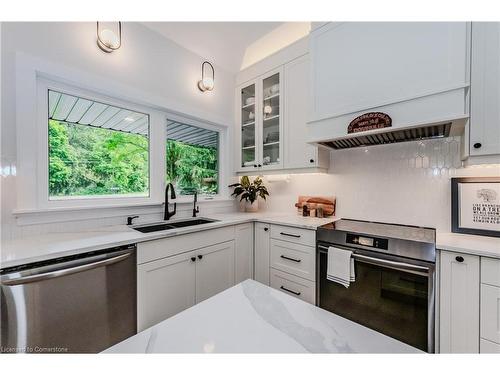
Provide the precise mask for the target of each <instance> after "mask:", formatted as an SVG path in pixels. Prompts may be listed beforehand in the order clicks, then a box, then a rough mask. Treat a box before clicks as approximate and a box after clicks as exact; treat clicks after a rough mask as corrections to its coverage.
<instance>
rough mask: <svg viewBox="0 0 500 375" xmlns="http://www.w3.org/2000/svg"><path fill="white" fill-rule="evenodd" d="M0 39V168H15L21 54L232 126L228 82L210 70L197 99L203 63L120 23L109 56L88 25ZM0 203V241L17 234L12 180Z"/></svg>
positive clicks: (47, 27)
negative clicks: (210, 84) (206, 88)
mask: <svg viewBox="0 0 500 375" xmlns="http://www.w3.org/2000/svg"><path fill="white" fill-rule="evenodd" d="M1 39H2V40H1V76H2V77H1V79H2V87H1V90H2V92H1V98H2V108H3V110H2V115H1V124H2V127H1V132H2V137H1V163H2V166H3V165H13V166H15V165H16V160H17V150H16V113H15V108H16V102H15V90H16V82H15V76H16V75H15V70H16V56H17V58H19V56H22V55H23V54H25V55H27V56H30V57H33V58H34V59H40V60H42V61H47V62H49V63H55V64H59V65H61V66H64V67H68V68H70V69H73V70H78V71H81V72H84V73H86V74H93V75H95V76H100V77H103V79H106V80H110V81H115V82H117V83H119V84H120V85H122V86H123V85H125V86H128V87H130V88H133V89H134V90H139V91H142V92H145V93H147V94H148V96H150V97H154V98H155V100H156V102H155V103H154V104H155V105H156V106H160V107H162V108H163V109H168V110H170V111H173V112H179V113H184V114H187V115H191V116H194V117H198V118H201V119H204V120H208V121H211V122H215V123H219V124H221V125H229V126H230V125H231V124H232V122H233V100H234V98H233V93H234V91H233V87H234V76H233V75H232V74H231V73H228V72H226V71H224V70H223V69H222V68H220V67H217V66H216V67H215V69H216V87H215V90H214V91H213V92H209V93H201V92H200V91H199V90H198V88H197V87H196V83H197V81H198V80H199V78H200V69H201V63H202V61H203V60H204V59H203V57H200V56H197V55H195V54H193V53H192V52H190V51H187V50H185V49H184V48H182V47H180V46H179V45H177V44H175V43H174V42H171V41H169V40H167V39H165V38H163V37H162V36H160V35H158V34H156V33H155V32H153V31H151V30H150V29H148V28H146V27H144V26H142V25H140V24H138V23H124V25H123V43H122V47H121V49H120V50H118V51H116V52H113V53H111V54H106V53H103V52H102V51H101V50H100V49H99V48H98V47H97V45H96V24H95V23H94V22H90V23H57V22H50V23H20V22H13V23H3V28H2V33H1ZM21 172H22V171H21ZM1 198H2V200H1V204H2V205H1V211H2V212H1V215H2V234H3V236H2V240H5V239H9V238H11V237H13V236H14V237H15V236H17V235H19V234H20V233H22V230H19V228H17V227H16V223H15V220H14V219H13V217H12V215H11V212H12V210H13V209H15V208H16V200H17V195H16V185H15V177H12V176H9V177H7V178H3V179H2V197H1ZM132 211H135V212H137V210H132ZM158 211H159V209H158ZM125 216H126V215H125Z"/></svg>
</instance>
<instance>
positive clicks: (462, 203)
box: [451, 177, 500, 237]
mask: <svg viewBox="0 0 500 375" xmlns="http://www.w3.org/2000/svg"><path fill="white" fill-rule="evenodd" d="M451 231H452V232H455V233H464V234H475V235H480V236H492V237H500V177H460V178H452V179H451Z"/></svg>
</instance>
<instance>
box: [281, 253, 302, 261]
mask: <svg viewBox="0 0 500 375" xmlns="http://www.w3.org/2000/svg"><path fill="white" fill-rule="evenodd" d="M280 257H281V258H283V259H286V260H291V261H292V262H297V263H300V262H302V260H301V259H294V258H289V257H287V256H284V255H280Z"/></svg>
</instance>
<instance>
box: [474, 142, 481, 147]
mask: <svg viewBox="0 0 500 375" xmlns="http://www.w3.org/2000/svg"><path fill="white" fill-rule="evenodd" d="M481 146H482V144H481V143H479V142H478V143H474V148H481Z"/></svg>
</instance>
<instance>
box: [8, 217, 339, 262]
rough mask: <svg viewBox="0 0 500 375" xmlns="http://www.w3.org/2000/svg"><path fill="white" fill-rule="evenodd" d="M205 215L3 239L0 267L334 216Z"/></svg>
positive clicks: (312, 224) (314, 222)
mask: <svg viewBox="0 0 500 375" xmlns="http://www.w3.org/2000/svg"><path fill="white" fill-rule="evenodd" d="M209 218H211V219H216V220H218V221H216V222H213V223H208V224H202V225H197V226H191V227H184V228H178V229H170V230H165V231H158V232H151V233H141V232H139V231H136V230H134V229H132V228H130V227H128V226H126V225H116V226H105V227H101V228H96V229H92V230H85V231H78V232H64V233H48V234H43V235H39V236H32V237H26V238H23V239H18V240H13V241H7V242H5V243H4V244H2V246H1V249H0V268H7V267H13V266H17V265H21V264H27V263H32V262H37V261H43V260H48V259H53V258H57V257H61V256H68V255H75V254H80V253H84V252H88V251H94V250H102V249H106V248H109V247H114V246H121V245H127V244H132V243H138V242H144V241H150V240H154V239H159V238H166V237H172V236H177V235H181V234H187V233H191V232H199V231H201V230H207V229H213V228H219V227H223V226H228V225H236V224H241V223H245V222H252V221H261V222H266V223H270V224H281V225H288V226H293V227H301V228H305V229H313V230H315V229H316V228H317V227H318V226H320V225H323V224H326V223H329V222H332V221H335V220H337V219H336V218H335V217H329V218H323V219H320V218H311V217H302V216H299V215H294V214H292V213H287V214H284V213H266V212H258V213H244V212H234V213H227V214H215V215H210V217H209ZM186 219H189V218H178V219H173V220H171V221H176V220H186ZM143 224H146V223H141V225H143Z"/></svg>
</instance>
